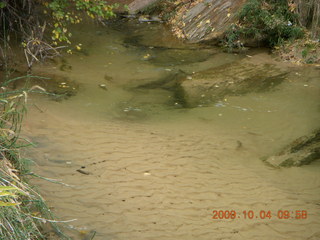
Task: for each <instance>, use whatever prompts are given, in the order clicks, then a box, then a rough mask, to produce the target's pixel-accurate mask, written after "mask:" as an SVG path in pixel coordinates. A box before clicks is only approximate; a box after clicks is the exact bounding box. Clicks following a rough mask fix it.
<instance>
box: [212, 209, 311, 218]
mask: <svg viewBox="0 0 320 240" xmlns="http://www.w3.org/2000/svg"><path fill="white" fill-rule="evenodd" d="M212 214H213V216H212V219H271V218H277V219H301V220H302V219H307V218H308V212H307V210H294V211H290V210H278V211H277V212H272V211H270V210H260V211H253V210H244V211H242V212H237V211H235V210H214V211H213V212H212Z"/></svg>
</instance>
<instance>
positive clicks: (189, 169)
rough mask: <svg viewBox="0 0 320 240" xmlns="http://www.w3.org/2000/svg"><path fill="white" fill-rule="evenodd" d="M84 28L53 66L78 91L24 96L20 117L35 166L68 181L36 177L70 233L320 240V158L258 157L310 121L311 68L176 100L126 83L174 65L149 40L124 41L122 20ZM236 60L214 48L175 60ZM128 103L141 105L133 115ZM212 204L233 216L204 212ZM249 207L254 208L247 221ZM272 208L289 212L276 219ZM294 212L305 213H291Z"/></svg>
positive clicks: (315, 121) (314, 119)
mask: <svg viewBox="0 0 320 240" xmlns="http://www.w3.org/2000/svg"><path fill="white" fill-rule="evenodd" d="M147 26H149V27H150V25H147ZM98 31H99V33H98ZM104 31H105V32H104ZM140 31H142V33H141V32H138V33H139V34H146V33H145V32H143V30H141V29H140ZM145 31H146V30H145ZM154 31H158V30H154ZM101 32H102V33H101ZM146 32H148V31H146ZM84 33H86V34H87V35H86V38H84V39H82V42H83V44H84V45H85V47H87V48H88V49H89V55H88V56H85V55H74V56H70V57H68V63H69V64H70V65H71V66H72V70H70V71H68V72H63V73H62V74H64V75H66V76H68V77H70V78H72V79H73V80H75V81H77V82H78V83H79V84H80V88H79V92H78V94H77V95H76V96H74V97H71V98H69V99H67V100H63V101H61V102H55V101H52V100H50V99H49V98H47V97H45V96H36V95H34V96H30V98H29V112H28V115H27V119H26V121H25V126H24V136H26V137H28V138H29V139H31V140H32V141H34V142H36V143H37V144H38V146H37V147H36V148H34V149H31V150H29V151H28V153H27V155H28V156H30V157H32V158H33V159H34V160H35V165H34V167H33V171H34V172H36V173H38V174H39V175H41V176H45V177H48V178H54V179H59V180H61V181H62V182H63V183H65V184H69V185H71V187H67V186H63V185H58V184H52V183H49V182H46V181H43V180H34V181H33V183H35V184H36V185H37V186H39V189H40V192H41V193H42V194H43V196H44V197H45V198H46V199H47V201H48V203H49V205H50V206H51V207H52V209H53V211H54V213H55V214H56V215H57V216H58V218H59V219H61V220H68V219H77V221H74V222H71V223H68V225H70V226H71V227H72V228H73V230H68V231H67V232H69V233H70V234H71V236H72V237H73V238H74V239H84V237H85V233H86V232H90V231H96V236H95V237H94V240H112V239H113V240H127V239H130V240H144V239H145V240H153V239H154V240H156V239H157V240H162V239H165V240H169V239H172V240H180V239H181V240H188V239H190V240H194V239H199V240H205V239H208V240H218V239H230V240H242V239H243V240H264V239H266V240H273V239H276V240H284V239H288V240H289V239H290V240H302V239H305V240H306V239H310V240H311V239H312V240H316V239H320V230H319V229H320V215H319V212H320V201H319V199H320V174H319V170H320V163H319V162H315V163H313V164H312V165H309V166H304V167H300V168H289V169H273V168H271V167H268V166H266V165H265V164H263V163H262V161H261V160H260V158H261V157H263V156H266V155H269V154H272V153H275V152H276V151H277V150H279V149H280V148H281V147H282V146H283V145H284V144H287V143H289V142H290V141H292V140H294V139H295V138H296V137H299V136H301V135H303V134H305V133H308V132H309V131H311V130H312V129H315V128H317V127H319V120H320V112H319V99H320V94H319V89H320V85H319V81H318V80H316V78H315V77H314V76H316V75H317V74H318V73H319V76H320V71H319V70H317V69H313V68H310V69H307V68H302V69H301V68H294V69H293V70H292V71H297V75H299V76H301V81H300V80H299V81H298V80H297V79H293V80H292V81H290V79H289V81H287V82H286V83H283V84H282V85H281V86H279V87H277V89H276V90H275V91H272V92H265V93H252V94H247V95H245V96H234V97H229V98H228V99H227V104H225V106H223V107H221V105H217V104H214V103H213V104H212V105H211V106H207V107H202V108H201V107H199V108H193V109H183V108H174V105H173V106H168V105H166V104H165V103H166V102H167V101H168V98H170V97H171V95H170V92H167V91H164V90H154V91H140V92H139V91H131V90H130V89H129V88H128V86H130V84H132V83H135V82H136V81H139V79H146V78H152V77H153V78H155V77H158V76H161V74H162V73H163V72H168V71H169V70H168V69H174V68H177V66H176V65H169V66H163V65H161V64H158V65H154V64H153V63H149V62H147V61H145V58H144V57H145V56H146V55H147V54H150V52H149V51H150V49H145V48H138V47H137V48H133V49H129V50H128V49H126V48H125V47H123V44H122V43H123V39H124V33H123V32H121V29H120V31H118V30H115V29H114V28H112V27H109V28H106V30H104V29H102V30H101V29H100V28H98V29H93V30H90V31H89V30H88V29H87V28H83V29H80V30H78V35H81V34H84ZM95 34H96V35H95ZM162 34H165V33H164V32H162ZM153 36H154V35H153ZM93 39H94V40H93ZM160 42H161V41H160ZM206 51H207V50H206ZM151 54H152V53H151ZM147 57H148V56H147ZM243 57H245V56H243ZM237 59H239V56H234V55H232V54H226V53H220V52H218V53H215V54H214V55H213V56H212V57H211V58H208V59H207V60H206V61H202V62H201V63H188V64H185V65H182V66H181V64H180V65H179V68H183V69H184V70H186V71H187V70H190V71H192V69H195V71H197V70H201V69H205V68H206V67H207V66H209V65H213V64H217V62H218V63H219V61H220V62H221V61H222V62H223V61H225V62H227V61H235V60H237ZM41 68H42V70H43V71H45V72H46V71H47V72H53V73H56V72H59V69H58V68H57V67H56V66H54V65H47V66H41ZM170 71H171V70H170ZM310 73H312V74H311V75H310ZM105 74H108V75H109V76H112V79H114V80H115V81H116V82H115V83H112V82H111V83H107V86H108V91H105V90H104V89H101V88H99V87H98V85H99V84H101V83H105V82H104V81H105V80H104V77H105ZM310 76H311V77H310ZM312 76H313V77H312ZM125 86H126V87H125ZM129 108H137V109H139V111H138V112H143V113H144V114H142V115H141V114H140V113H139V114H140V115H139V114H138V115H137V116H135V115H134V116H133V117H132V116H130V115H128V114H127V113H126V111H125V110H126V109H129ZM79 169H81V171H83V172H82V173H81V172H79V171H77V170H79ZM83 173H87V174H88V175H87V174H83ZM215 210H218V211H219V210H222V211H226V210H229V211H231V210H235V211H236V213H237V216H236V218H235V219H212V217H213V211H215ZM250 210H251V211H253V212H254V214H255V215H254V217H253V218H252V219H249V218H248V216H247V218H246V219H245V214H244V213H243V211H247V212H248V211H250ZM279 210H281V211H285V210H288V211H289V213H290V217H289V219H279V218H278V216H277V213H278V211H279ZM302 210H305V211H307V214H308V215H307V217H305V219H295V217H296V211H302ZM260 211H266V212H267V211H270V212H271V214H272V216H271V219H269V218H267V219H261V218H260Z"/></svg>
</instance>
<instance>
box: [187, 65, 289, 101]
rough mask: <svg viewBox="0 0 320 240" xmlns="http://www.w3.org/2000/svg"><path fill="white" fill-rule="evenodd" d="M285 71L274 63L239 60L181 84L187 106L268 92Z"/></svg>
mask: <svg viewBox="0 0 320 240" xmlns="http://www.w3.org/2000/svg"><path fill="white" fill-rule="evenodd" d="M286 75H287V72H286V71H284V70H282V69H279V68H277V67H276V66H275V65H269V64H261V65H255V64H252V63H250V62H245V61H240V62H237V63H231V64H225V65H222V66H219V67H216V68H212V69H209V70H206V71H203V72H199V73H196V74H194V75H192V77H191V78H188V80H186V81H183V82H182V84H181V87H182V90H183V95H184V98H185V101H186V102H187V104H188V105H189V106H192V107H195V106H197V105H206V104H208V103H212V102H215V101H218V100H221V99H223V98H224V97H226V96H230V95H240V94H246V93H250V92H259V91H268V90H270V89H272V88H273V87H275V86H276V85H278V84H280V83H281V82H282V81H283V80H284V79H285V77H286Z"/></svg>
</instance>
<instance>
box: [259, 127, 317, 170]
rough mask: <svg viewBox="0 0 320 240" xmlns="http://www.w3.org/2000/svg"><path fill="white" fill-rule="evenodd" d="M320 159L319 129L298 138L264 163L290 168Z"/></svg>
mask: <svg viewBox="0 0 320 240" xmlns="http://www.w3.org/2000/svg"><path fill="white" fill-rule="evenodd" d="M319 159H320V129H318V130H316V131H314V132H313V133H311V134H309V135H307V136H303V137H300V138H298V139H296V140H295V141H294V142H292V143H291V144H289V145H288V146H286V147H285V148H284V149H283V150H282V151H281V152H279V153H278V154H277V155H275V156H271V157H269V158H267V159H265V160H264V161H265V162H266V163H268V164H270V165H272V166H274V167H292V166H302V165H306V164H310V163H311V162H313V161H315V160H319Z"/></svg>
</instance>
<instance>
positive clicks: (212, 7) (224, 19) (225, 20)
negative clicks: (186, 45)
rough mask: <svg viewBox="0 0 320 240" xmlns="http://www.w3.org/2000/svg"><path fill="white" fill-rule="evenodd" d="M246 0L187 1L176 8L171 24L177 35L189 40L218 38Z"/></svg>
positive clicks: (197, 40) (198, 40) (233, 19)
mask: <svg viewBox="0 0 320 240" xmlns="http://www.w3.org/2000/svg"><path fill="white" fill-rule="evenodd" d="M245 2H246V0H198V1H193V2H192V1H188V2H187V3H185V4H183V5H182V6H180V7H179V8H178V9H177V13H176V14H175V17H174V18H173V19H172V20H171V22H170V23H171V25H172V27H173V30H174V32H175V33H176V34H177V36H178V37H181V38H185V39H187V40H190V41H191V42H200V41H205V40H215V39H220V38H221V37H222V36H223V34H224V32H225V31H226V30H227V29H228V28H229V26H230V24H232V23H233V22H235V21H236V16H235V14H236V12H237V11H238V10H239V9H241V7H242V6H243V4H244V3H245Z"/></svg>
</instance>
